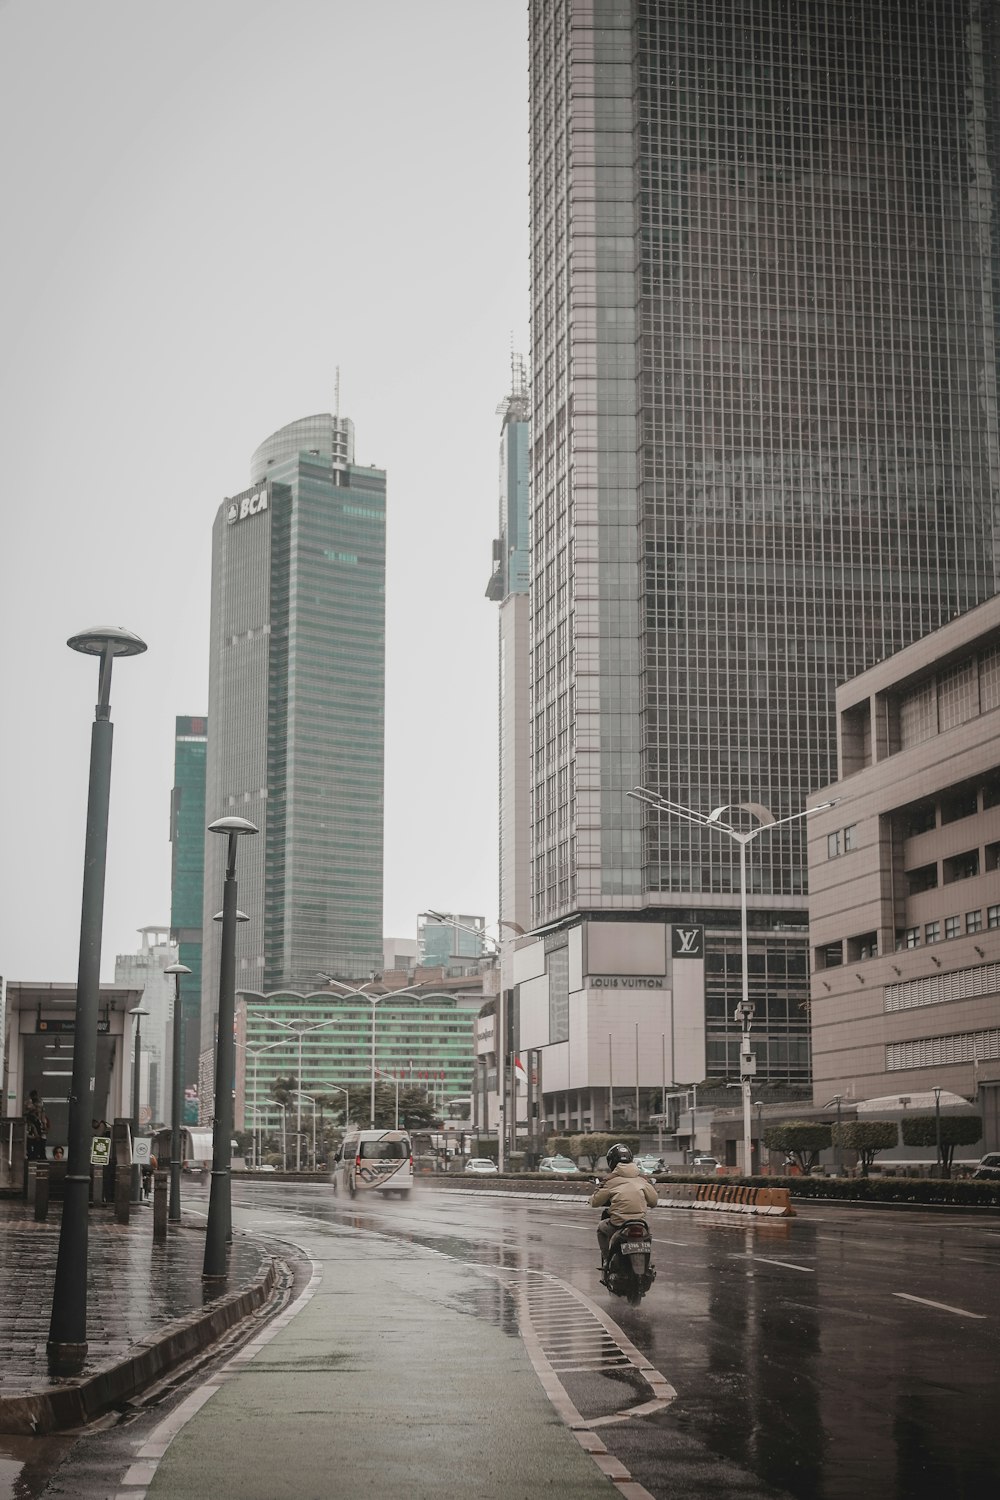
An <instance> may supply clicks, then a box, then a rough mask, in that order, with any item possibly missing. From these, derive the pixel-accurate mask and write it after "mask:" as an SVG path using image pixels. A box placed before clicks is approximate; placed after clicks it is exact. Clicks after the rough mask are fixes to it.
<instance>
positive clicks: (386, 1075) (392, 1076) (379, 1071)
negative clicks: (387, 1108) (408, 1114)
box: [375, 1068, 399, 1130]
mask: <svg viewBox="0 0 1000 1500" xmlns="http://www.w3.org/2000/svg"><path fill="white" fill-rule="evenodd" d="M375 1071H376V1073H377V1074H378V1076H379V1077H380V1078H385V1079H391V1081H392V1082H393V1083H394V1084H395V1085H396V1127H395V1128H396V1129H397V1130H398V1129H399V1074H398V1073H386V1072H385V1071H384V1070H383V1069H382V1068H376V1069H375Z"/></svg>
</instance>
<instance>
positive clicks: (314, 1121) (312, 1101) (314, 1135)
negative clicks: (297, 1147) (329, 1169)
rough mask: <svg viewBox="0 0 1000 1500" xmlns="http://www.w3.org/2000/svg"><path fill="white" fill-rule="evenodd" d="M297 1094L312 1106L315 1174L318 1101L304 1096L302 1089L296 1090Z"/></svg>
mask: <svg viewBox="0 0 1000 1500" xmlns="http://www.w3.org/2000/svg"><path fill="white" fill-rule="evenodd" d="M296 1093H297V1094H298V1096H299V1098H300V1099H308V1100H309V1103H310V1104H311V1105H312V1112H313V1171H314V1172H315V1170H316V1100H315V1099H314V1098H313V1096H312V1094H304V1093H303V1092H302V1090H301V1089H296Z"/></svg>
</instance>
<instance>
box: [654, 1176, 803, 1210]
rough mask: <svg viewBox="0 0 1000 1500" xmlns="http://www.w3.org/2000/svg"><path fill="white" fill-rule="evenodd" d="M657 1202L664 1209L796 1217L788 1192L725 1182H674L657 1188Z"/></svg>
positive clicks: (659, 1184)
mask: <svg viewBox="0 0 1000 1500" xmlns="http://www.w3.org/2000/svg"><path fill="white" fill-rule="evenodd" d="M657 1189H658V1191H659V1194H660V1202H661V1203H662V1204H664V1206H665V1207H667V1208H698V1209H708V1210H714V1211H715V1212H717V1213H737V1214H770V1215H771V1216H773V1217H781V1218H791V1217H793V1216H794V1214H795V1210H794V1208H793V1207H792V1195H791V1193H790V1192H789V1190H788V1188H778V1187H775V1188H770V1187H745V1186H744V1185H742V1184H740V1183H726V1182H675V1183H668V1182H663V1181H660V1182H659V1183H658V1184H657Z"/></svg>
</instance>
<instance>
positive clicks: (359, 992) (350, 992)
mask: <svg viewBox="0 0 1000 1500" xmlns="http://www.w3.org/2000/svg"><path fill="white" fill-rule="evenodd" d="M378 977H379V976H378V975H376V974H373V975H372V976H371V978H370V979H369V980H367V981H366V983H365V984H362V985H360V986H359V987H358V988H354V987H352V986H351V985H349V984H345V983H344V981H343V980H341V979H334V978H333V976H332V975H330V974H318V975H317V978H318V979H322V980H324V981H325V982H326V983H327V984H333V985H336V986H337V990H338V991H339V993H340V995H341V996H342V997H343V999H345V1000H349V999H351V998H352V996H355V995H356V996H359V997H361V998H362V999H365V1000H367V1001H368V1003H369V1005H370V1006H371V1008H372V1068H371V1091H370V1100H369V1122H370V1129H372V1130H374V1129H375V1073H376V1068H375V1007H376V1006H377V1005H378V1004H379V1003H380V1002H381V1001H382V1000H395V999H398V998H399V997H400V996H402V995H413V994H416V992H417V991H418V990H420V989H422V988H423V984H422V982H421V983H420V984H408V985H404V986H403V987H402V988H401V989H398V990H383V991H382V993H381V994H380V995H370V994H369V993H368V990H367V985H369V984H374V983H375V980H376V979H377V978H378Z"/></svg>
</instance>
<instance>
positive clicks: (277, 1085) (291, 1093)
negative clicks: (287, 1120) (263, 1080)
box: [268, 1073, 299, 1112]
mask: <svg viewBox="0 0 1000 1500" xmlns="http://www.w3.org/2000/svg"><path fill="white" fill-rule="evenodd" d="M298 1087H299V1080H298V1078H297V1077H296V1076H295V1074H294V1073H281V1074H279V1075H278V1077H277V1078H275V1079H274V1080H273V1082H272V1084H271V1088H270V1091H269V1093H268V1098H270V1099H273V1100H274V1101H275V1102H276V1103H277V1104H280V1106H281V1108H282V1109H283V1110H285V1111H286V1112H287V1111H288V1110H289V1109H291V1107H292V1105H293V1104H294V1102H295V1095H296V1093H297V1092H298Z"/></svg>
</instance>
